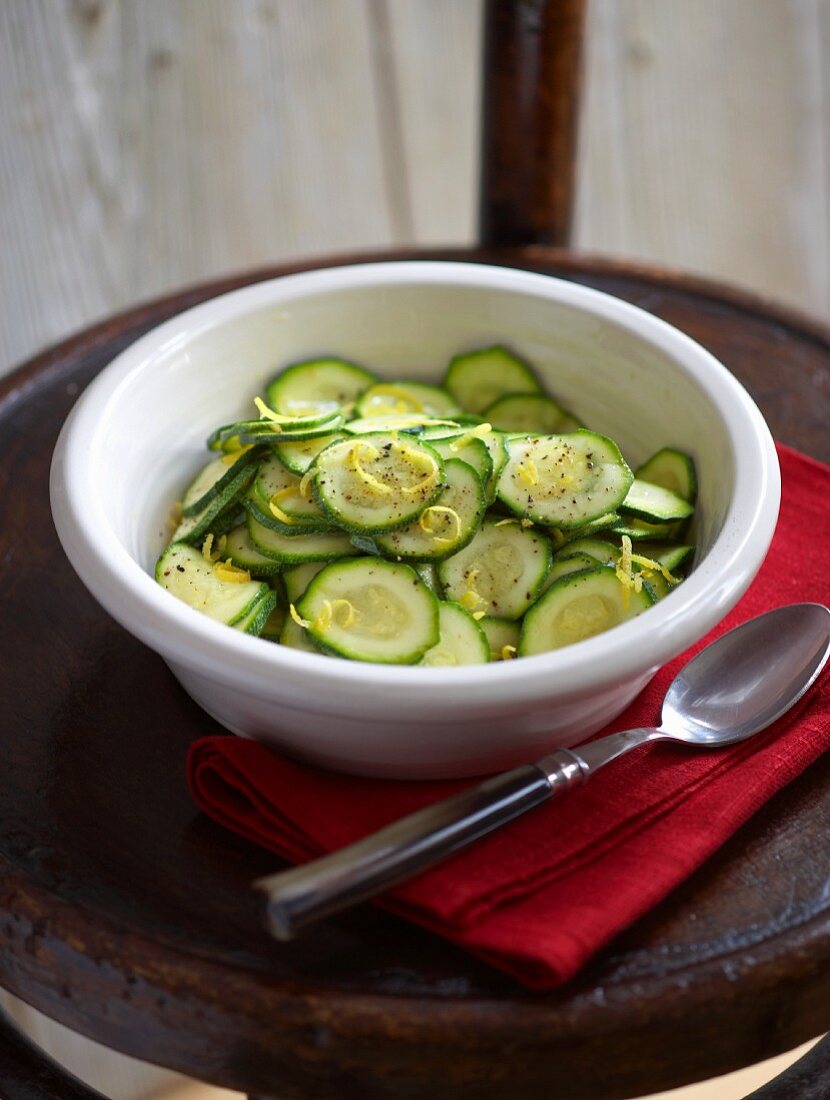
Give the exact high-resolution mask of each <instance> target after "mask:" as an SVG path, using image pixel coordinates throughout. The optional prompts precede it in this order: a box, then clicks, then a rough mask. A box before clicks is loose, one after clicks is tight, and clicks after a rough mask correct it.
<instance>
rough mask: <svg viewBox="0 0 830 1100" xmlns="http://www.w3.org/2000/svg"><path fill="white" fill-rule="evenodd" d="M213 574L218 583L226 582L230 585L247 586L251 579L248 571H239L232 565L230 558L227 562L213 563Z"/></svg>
mask: <svg viewBox="0 0 830 1100" xmlns="http://www.w3.org/2000/svg"><path fill="white" fill-rule="evenodd" d="M213 572H214V573H215V574H216V576H217V577H218V578H219V580H220V581H228V582H229V583H230V584H247V583H248V582H249V581H250V579H251V574H250V573H249V572H248V570H247V569H240V568H239V567H238V566H236V565H234V564H233V562H232V561H231V559H230V558H228V559H227V561H217V562H215V563H214V566H213Z"/></svg>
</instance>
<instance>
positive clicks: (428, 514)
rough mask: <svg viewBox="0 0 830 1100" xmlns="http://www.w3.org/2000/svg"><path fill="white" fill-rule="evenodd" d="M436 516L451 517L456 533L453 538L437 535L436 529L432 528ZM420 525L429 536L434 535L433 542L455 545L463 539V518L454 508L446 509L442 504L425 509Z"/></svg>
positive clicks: (419, 520) (419, 521)
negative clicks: (454, 543)
mask: <svg viewBox="0 0 830 1100" xmlns="http://www.w3.org/2000/svg"><path fill="white" fill-rule="evenodd" d="M436 515H441V516H450V517H451V518H452V520H453V524H454V526H455V531H454V532H453V534H452V536H451V537H449V538H448V537H447V536H446V535H436V534H435V528H434V527H433V526H432V519H433V517H434V516H436ZM418 525H419V527H420V528H421V530H422V531H424V532H425V533H426V534H427V535H432V539H433V542H445V543H453V542H457V541H458V539H459V538H461V517H460V516H459V514H458V512H456V510H455V509H454V508H445V507H444V505H442V504H432V505H430V507H429V508H425V509H424V511H423V512H421V515H420V518H419V519H418Z"/></svg>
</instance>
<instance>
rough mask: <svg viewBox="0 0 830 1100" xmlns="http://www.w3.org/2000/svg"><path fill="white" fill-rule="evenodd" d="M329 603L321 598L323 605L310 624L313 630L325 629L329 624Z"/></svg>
mask: <svg viewBox="0 0 830 1100" xmlns="http://www.w3.org/2000/svg"><path fill="white" fill-rule="evenodd" d="M331 617H332V610H331V603H330V601H329V600H323V606H322V607H321V608H320V614H319V615H318V616H317V618H316V619H315V620H314V622H313V623H312V624H311V625H312V626H313V627H314V629H315V630H325V629H326V628H327V627H328V626H330V625H331Z"/></svg>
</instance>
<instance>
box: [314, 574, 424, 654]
mask: <svg viewBox="0 0 830 1100" xmlns="http://www.w3.org/2000/svg"><path fill="white" fill-rule="evenodd" d="M296 610H297V614H298V615H299V616H300V617H301V618H302V619H303V620H304V623H305V624H306V626H305V629H306V630H307V631H308V632H309V634H310V635H311V636H312V637H313V638H314V639H316V641H317V642H318V643H319V644H320V645H323V646H325V648H326V649H328V650H330V651H333V652H335V653H339V654H340V655H341V656H342V657H349V658H350V659H351V660H353V661H374V662H377V663H381V664H404V665H411V664H414V663H415V662H416V661H419V660H420V659H421V657H423V655H424V654H425V653H426V651H427V650H428V649H431V648H432V647H433V646H434V645H436V644H437V642H438V640H439V619H438V600H437V599H436V597H435V595H434V594H433V593H432V592H430V590H429V589H428V588H427V586H426V585H425V584H424V583H423V582H422V581H421V580H420V579H419V577H418V575H417V573H416V572H415V571H414V569H411V568H410V567H409V566H408V565H398V564H397V563H394V562H388V561H380V560H379V559H372V558H357V559H356V560H354V561H347V562H337V563H336V564H334V565H329V566H327V567H326V568H325V569H322V570H321V571H320V572H319V573H318V574H317V576H316V577H315V578H314V579H313V580H312V582H311V584H310V585H309V586H308V588H307V589H306V592H305V595H304V596H303V597H302V599H301V600H300V602H299V604H298V605H297V608H296Z"/></svg>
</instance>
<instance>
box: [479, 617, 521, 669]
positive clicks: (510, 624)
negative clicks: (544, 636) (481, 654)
mask: <svg viewBox="0 0 830 1100" xmlns="http://www.w3.org/2000/svg"><path fill="white" fill-rule="evenodd" d="M478 625H479V626H480V627H481V629H482V630H483V631H484V633H485V635H486V637H487V643H488V645H489V646H490V660H491V661H509V660H510V659H511V658H512V657H515V656H516V654H517V652H518V648H519V635H520V634H521V632H522V624H521V623H520V622H516V621H515V620H513V619H495V618H493V617H492V616H490V615H485V616H484V618H483V619H479V620H478Z"/></svg>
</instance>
